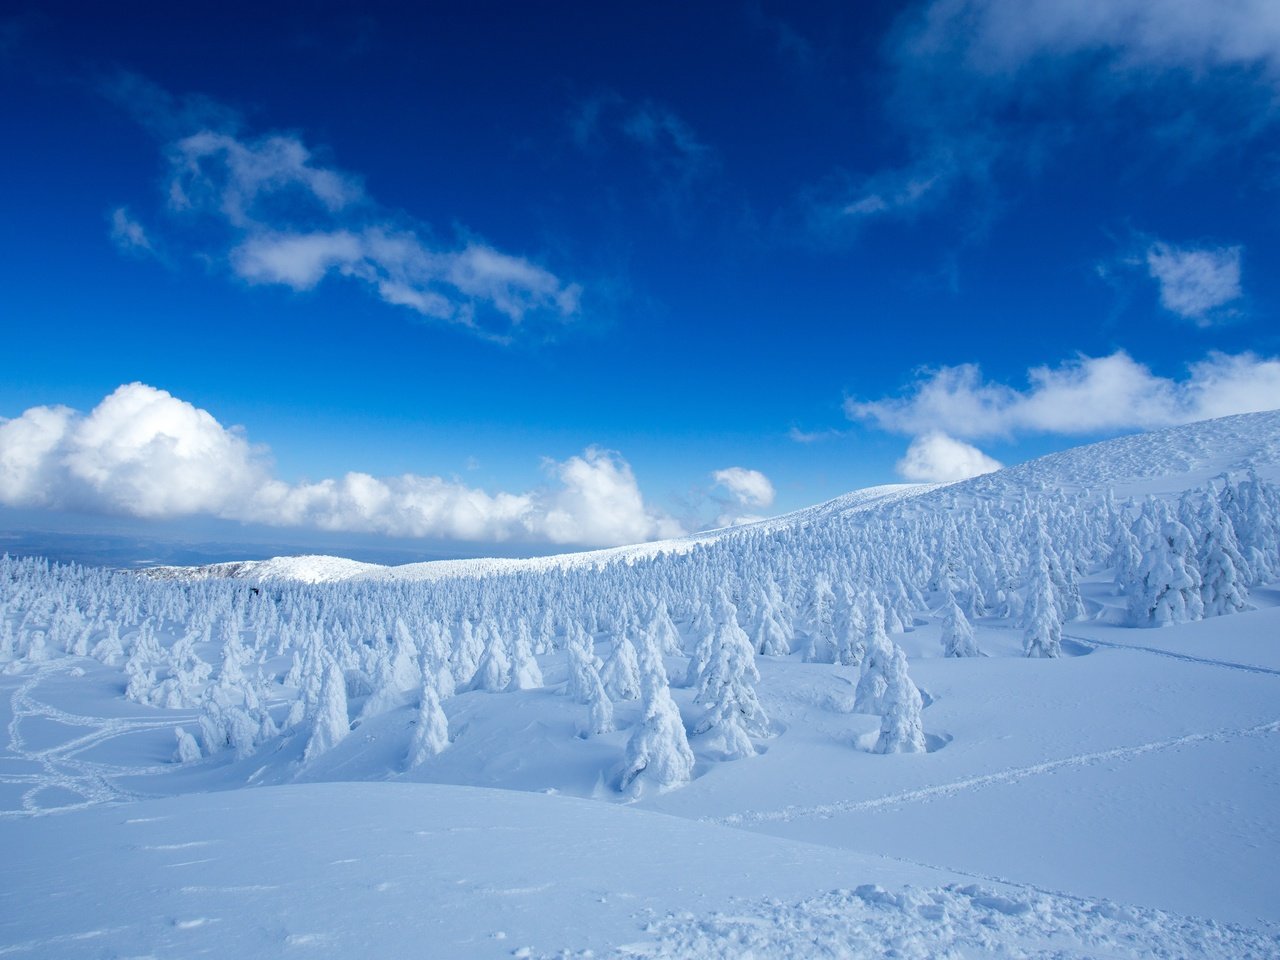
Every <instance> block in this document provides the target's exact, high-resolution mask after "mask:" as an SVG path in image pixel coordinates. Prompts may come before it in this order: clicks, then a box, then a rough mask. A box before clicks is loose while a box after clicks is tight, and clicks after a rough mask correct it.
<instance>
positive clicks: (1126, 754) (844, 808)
mask: <svg viewBox="0 0 1280 960" xmlns="http://www.w3.org/2000/svg"><path fill="white" fill-rule="evenodd" d="M1271 733H1280V720H1272V721H1269V722H1267V723H1260V724H1258V725H1257V726H1253V727H1244V728H1240V729H1234V730H1218V731H1215V732H1213V733H1193V734H1188V735H1187V736H1183V737H1171V738H1170V739H1167V740H1154V741H1152V742H1150V743H1140V744H1137V745H1136V746H1132V747H1115V748H1113V749H1111V750H1099V751H1096V752H1094V753H1081V754H1076V755H1075V756H1070V757H1063V758H1062V759H1060V760H1049V761H1046V762H1045V763H1035V764H1031V765H1030V766H1026V767H1014V768H1011V769H1009V770H999V771H996V772H995V773H988V774H983V775H981V776H976V777H965V778H964V779H962V780H953V781H952V782H950V783H940V784H937V785H936V786H932V787H921V788H920V789H917V790H906V791H903V792H902V793H894V794H889V795H888V796H884V797H876V798H873V799H870V800H840V801H836V802H834V803H823V804H816V805H814V806H810V807H801V806H790V807H783V808H782V809H781V810H751V811H747V812H745V813H734V814H730V815H728V816H726V817H704V818H702V819H704V820H706V821H708V822H711V823H718V824H721V825H723V826H730V827H736V826H744V825H747V824H753V823H785V822H788V821H791V820H796V819H799V818H802V817H825V816H831V815H833V814H838V813H855V812H858V811H862V810H879V809H882V808H884V807H895V806H900V805H902V804H905V803H913V802H916V801H921V800H924V801H928V800H933V799H936V798H938V797H947V796H952V795H954V794H957V793H963V792H965V791H967V790H978V789H981V788H983V787H988V786H991V785H993V784H1000V783H1013V782H1015V781H1018V780H1024V779H1026V778H1027V777H1034V776H1039V775H1040V774H1043V773H1050V772H1052V771H1054V770H1058V769H1061V768H1064V767H1083V766H1089V765H1091V764H1095V763H1103V762H1106V761H1108V760H1122V759H1127V758H1130V757H1138V756H1142V755H1143V754H1147V753H1155V752H1157V751H1160V750H1168V749H1171V748H1174V747H1180V746H1185V745H1187V744H1192V743H1209V742H1221V741H1226V740H1233V739H1236V738H1239V737H1255V736H1265V735H1267V734H1271Z"/></svg>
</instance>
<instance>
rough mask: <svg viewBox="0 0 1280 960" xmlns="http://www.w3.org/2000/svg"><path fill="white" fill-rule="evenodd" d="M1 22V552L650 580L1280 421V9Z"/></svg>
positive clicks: (111, 17)
mask: <svg viewBox="0 0 1280 960" xmlns="http://www.w3.org/2000/svg"><path fill="white" fill-rule="evenodd" d="M83 6H84V5H83V4H76V5H71V4H58V3H52V4H49V3H42V4H40V5H31V6H30V7H29V8H27V9H26V10H23V9H22V8H21V6H19V7H18V8H17V9H16V10H15V8H14V7H12V6H11V7H10V8H9V9H10V10H11V11H13V12H11V13H10V14H8V15H7V16H6V17H5V19H3V20H0V85H2V88H0V131H3V135H4V140H5V142H6V143H7V144H10V149H7V150H5V151H4V152H3V153H2V154H0V170H2V172H3V176H0V198H2V202H3V207H4V209H5V210H6V211H7V212H8V216H7V217H6V223H7V226H8V229H7V230H5V231H4V232H3V233H0V291H2V292H0V322H3V329H4V334H5V340H6V344H7V346H8V349H6V350H5V351H4V353H3V355H0V417H4V418H8V419H7V420H6V421H5V422H3V423H0V508H3V509H0V527H2V526H6V525H7V526H10V527H22V528H24V529H47V530H50V531H53V530H58V531H64V532H65V531H68V530H72V531H98V530H110V531H116V532H119V531H129V532H131V533H133V534H138V535H147V536H156V537H167V538H183V537H185V538H188V539H191V538H199V537H204V538H215V537H216V538H220V539H223V540H227V539H234V538H236V537H239V538H241V539H243V540H245V541H246V542H248V541H249V540H252V541H253V542H255V543H259V544H261V545H262V546H261V549H262V550H265V551H267V552H270V547H271V546H272V545H279V546H281V547H282V548H285V547H288V548H292V547H293V546H294V545H296V544H304V545H308V546H316V547H317V548H323V547H326V546H330V547H335V548H336V547H338V546H342V545H343V544H346V545H348V546H350V545H351V544H353V543H356V542H357V541H358V542H359V544H360V545H362V548H368V549H374V548H376V547H377V545H379V544H383V545H385V548H386V550H387V551H395V552H397V556H399V551H406V550H407V551H410V552H412V551H414V550H420V551H422V552H423V553H424V555H425V554H426V553H430V554H431V555H442V554H461V553H477V552H529V551H543V550H559V549H564V548H566V547H569V546H576V545H597V544H608V543H618V542H627V541H629V540H634V539H644V538H649V537H653V536H660V535H665V534H670V533H675V532H680V531H683V530H692V529H697V528H700V527H705V526H708V525H712V524H716V523H722V522H734V521H738V520H741V519H744V518H749V517H751V516H758V515H765V514H771V513H777V512H782V511H785V510H789V509H794V508H797V507H801V506H805V505H808V504H810V503H814V502H817V501H820V500H823V499H826V498H829V497H831V496H834V495H837V494H839V493H842V492H845V491H847V490H850V489H854V488H856V487H860V486H865V485H869V484H874V483H882V482H893V481H897V480H901V479H904V478H905V479H949V478H954V477H959V476H964V475H967V474H971V473H973V472H977V471H981V470H985V469H991V468H992V467H994V466H995V464H996V463H997V462H999V463H1012V462H1017V461H1019V460H1023V459H1026V458H1028V457H1031V456H1035V455H1038V454H1040V453H1043V452H1046V451H1048V450H1052V449H1058V448H1062V447H1065V446H1070V445H1074V444H1076V443H1079V442H1084V441H1087V440H1090V439H1096V438H1100V437H1103V436H1108V435H1113V434H1115V433H1119V432H1125V431H1131V430H1136V429H1145V428H1151V427H1158V426H1162V425H1167V424H1172V423H1177V422H1185V421H1187V420H1191V419H1198V418H1202V417H1205V416H1215V415H1221V414H1225V413H1233V412H1242V411H1245V410H1251V409H1263V408H1270V407H1275V406H1277V405H1280V360H1277V354H1280V327H1278V326H1277V324H1276V320H1275V316H1276V312H1275V311H1276V306H1277V298H1278V297H1280V288H1278V286H1277V283H1278V281H1277V278H1276V271H1275V270H1273V269H1272V267H1271V265H1272V264H1273V263H1274V262H1275V257H1276V254H1277V251H1278V250H1280V236H1278V233H1280V220H1278V218H1277V217H1276V212H1277V208H1278V207H1280V194H1278V192H1277V188H1278V186H1280V160H1277V157H1280V150H1278V148H1280V138H1278V136H1277V134H1278V132H1280V124H1278V123H1277V120H1278V119H1280V118H1278V116H1277V111H1276V106H1275V101H1276V95H1277V92H1280V8H1276V7H1275V6H1274V5H1273V4H1270V3H1266V2H1261V0H1237V2H1218V3H1207V2H1206V3H1194V2H1187V0H1168V2H1165V3H1149V2H1138V0H1115V2H1109V3H1080V2H1067V0H1026V2H1015V0H932V2H921V3H914V4H889V3H858V4H822V3H815V4H806V5H796V4H788V5H781V4H761V3H738V4H734V3H717V4H699V5H692V7H691V8H690V5H681V4H650V5H643V6H637V7H634V8H630V9H621V8H617V7H616V5H597V4H582V5H557V6H556V7H555V9H554V10H551V9H549V8H545V7H543V5H536V4H493V3H478V4H470V5H463V7H464V8H465V9H459V5H455V4H449V5H445V4H438V5H425V6H424V7H422V8H421V9H415V10H412V11H407V10H405V9H402V8H400V6H399V5H397V6H394V7H388V8H386V9H379V8H378V7H377V6H370V5H368V4H362V5H359V6H355V5H342V4H333V5H325V6H324V9H323V10H316V9H312V8H311V7H312V6H314V5H296V6H289V7H281V8H277V9H275V10H272V11H266V12H264V11H262V10H260V9H257V8H254V7H250V6H245V5H238V4H228V5H220V6H219V7H218V9H217V10H216V11H209V10H200V11H193V10H180V11H175V12H165V13H158V12H156V10H155V9H154V8H153V7H151V6H149V5H129V4H126V5H123V6H121V7H112V9H111V10H110V11H109V12H107V11H105V10H104V11H99V12H96V13H89V14H86V13H85V12H84V10H83Z"/></svg>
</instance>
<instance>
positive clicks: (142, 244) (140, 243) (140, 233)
mask: <svg viewBox="0 0 1280 960" xmlns="http://www.w3.org/2000/svg"><path fill="white" fill-rule="evenodd" d="M111 242H112V243H114V244H115V245H116V249H117V250H119V251H120V252H121V253H127V254H144V255H149V256H155V255H156V249H155V246H154V245H153V244H152V242H151V237H150V236H148V234H147V231H146V229H145V228H144V227H143V226H142V224H140V223H139V222H138V221H137V220H135V219H133V216H132V215H131V214H130V213H129V210H128V208H127V207H116V208H115V209H114V210H112V211H111Z"/></svg>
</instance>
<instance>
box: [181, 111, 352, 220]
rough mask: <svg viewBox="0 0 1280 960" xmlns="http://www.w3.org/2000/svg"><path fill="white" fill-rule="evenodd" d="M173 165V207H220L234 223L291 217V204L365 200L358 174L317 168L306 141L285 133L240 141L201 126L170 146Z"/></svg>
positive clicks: (333, 206)
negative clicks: (286, 207) (289, 211)
mask: <svg viewBox="0 0 1280 960" xmlns="http://www.w3.org/2000/svg"><path fill="white" fill-rule="evenodd" d="M169 166H170V181H169V206H170V207H171V208H172V209H174V210H178V211H183V210H203V211H205V212H214V211H217V212H220V213H221V214H222V216H224V217H225V218H226V219H227V222H228V223H230V224H231V225H232V226H233V227H242V228H254V227H262V226H264V225H265V224H268V223H270V222H272V221H274V220H277V219H278V218H280V217H281V216H282V215H283V216H287V215H288V212H287V210H286V209H282V208H285V205H286V203H289V202H293V203H299V202H302V203H305V204H306V205H308V206H309V205H311V204H313V203H314V204H317V205H318V206H319V207H320V208H322V209H323V210H326V211H328V212H329V213H337V212H339V211H341V210H343V209H345V208H347V207H350V206H352V205H353V204H356V203H359V202H360V201H361V200H362V199H364V190H363V188H362V187H361V185H360V183H359V181H358V180H357V179H356V178H355V177H352V176H351V175H350V174H346V173H341V172H339V171H337V170H331V169H329V168H327V167H321V166H317V165H316V164H315V163H314V162H313V161H312V155H311V150H310V149H308V148H307V146H306V145H305V144H304V143H303V142H302V141H301V140H299V139H298V138H297V137H294V136H288V135H284V134H274V135H271V136H266V137H262V138H260V139H257V140H240V139H237V138H236V137H234V136H232V135H231V134H229V133H219V132H215V131H213V130H201V131H199V132H198V133H194V134H191V135H190V136H187V137H183V138H182V139H180V140H179V141H177V142H176V143H174V144H172V145H171V146H170V147H169ZM291 195H292V196H291ZM273 207H274V209H273Z"/></svg>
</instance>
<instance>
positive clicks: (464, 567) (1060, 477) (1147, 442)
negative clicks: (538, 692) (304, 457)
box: [140, 410, 1280, 583]
mask: <svg viewBox="0 0 1280 960" xmlns="http://www.w3.org/2000/svg"><path fill="white" fill-rule="evenodd" d="M1277 465H1280V410H1272V411H1268V412H1264V413H1250V414H1241V415H1238V416H1232V417H1221V418H1218V419H1215V420H1205V421H1200V422H1197V423H1191V424H1186V425H1183V426H1177V427H1168V428H1165V429H1161V430H1156V431H1152V432H1150V433H1142V434H1134V435H1131V436H1124V437H1117V438H1114V439H1111V440H1104V441H1101V442H1098V443H1091V444H1086V445H1083V446H1079V447H1073V448H1071V449H1069V450H1064V451H1060V452H1058V453H1052V454H1048V455H1046V456H1043V457H1039V458H1037V459H1035V460H1030V461H1027V462H1026V463H1022V464H1018V465H1016V466H1012V467H1006V468H1005V469H1003V470H1000V471H997V472H996V473H993V474H986V475H983V476H981V477H975V478H973V479H971V480H964V481H957V482H954V483H933V484H911V483H899V484H882V485H879V486H873V487H867V488H864V489H861V490H855V491H853V492H851V493H846V494H843V495H841V496H839V497H835V498H834V499H832V500H828V501H826V502H824V503H820V504H817V505H815V506H812V507H805V508H802V509H800V510H796V511H793V512H791V513H787V514H783V515H781V516H778V517H772V518H769V519H767V520H759V521H756V522H754V523H749V524H743V525H741V526H737V527H724V528H719V529H715V530H707V531H704V532H701V533H695V534H690V535H688V536H685V537H678V538H674V539H670V540H654V541H650V542H648V543H639V544H632V545H628V546H621V547H609V548H606V549H602V550H588V551H581V552H574V553H563V554H555V555H551V556H544V557H525V558H509V557H481V558H474V559H463V560H429V561H425V562H421V563H408V564H401V565H396V566H386V565H383V564H377V563H363V562H360V561H356V560H348V559H345V558H342V557H333V556H323V555H305V556H289V557H273V558H272V559H270V560H244V561H232V562H228V563H214V564H205V565H202V566H190V567H180V566H156V567H151V568H148V569H146V570H143V571H140V572H141V573H142V574H143V575H144V576H147V577H150V578H153V579H180V580H204V579H224V578H226V579H246V580H256V581H289V582H297V583H338V582H343V581H350V580H416V581H433V580H444V579H451V578H455V577H479V576H490V575H494V574H504V573H527V572H536V571H544V570H551V569H568V568H580V567H600V566H603V565H605V564H608V563H612V562H615V561H624V562H632V561H635V560H639V559H644V558H648V557H653V556H656V555H659V554H682V553H688V552H689V551H691V550H693V549H694V548H695V547H696V546H698V545H699V544H710V543H714V542H717V541H719V540H722V539H724V538H726V537H732V536H735V535H739V534H742V533H745V532H747V531H756V532H769V531H774V530H780V529H785V528H788V527H798V526H804V525H807V524H810V523H815V522H820V521H823V520H825V519H828V518H831V517H836V516H847V515H849V514H855V513H860V512H863V511H867V510H872V509H876V508H879V507H882V506H887V505H890V504H894V503H898V502H901V501H904V500H912V499H920V498H924V501H925V502H927V500H928V495H929V494H931V493H933V492H934V491H936V490H939V489H942V488H948V489H952V490H953V491H954V490H964V489H965V488H966V487H968V488H973V489H985V490H990V489H992V488H993V487H997V488H1004V489H1006V491H1007V489H1009V488H1015V487H1035V486H1044V487H1058V488H1063V489H1098V490H1101V489H1102V488H1105V487H1109V488H1112V489H1114V490H1115V492H1116V493H1117V495H1125V496H1127V495H1145V494H1148V493H1151V494H1159V493H1163V492H1170V491H1176V490H1182V489H1186V488H1187V487H1188V486H1192V485H1194V483H1195V482H1203V481H1204V480H1208V479H1209V478H1210V477H1212V476H1214V475H1216V474H1219V473H1222V472H1225V471H1231V470H1241V469H1255V470H1258V471H1259V472H1260V473H1261V474H1263V475H1265V476H1269V477H1277V476H1280V466H1277ZM922 505H924V503H922Z"/></svg>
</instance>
